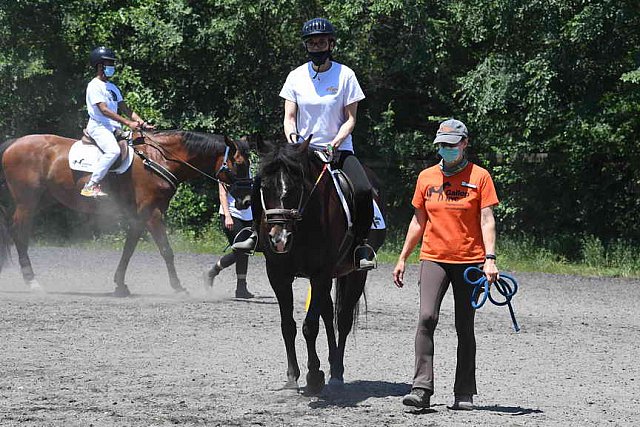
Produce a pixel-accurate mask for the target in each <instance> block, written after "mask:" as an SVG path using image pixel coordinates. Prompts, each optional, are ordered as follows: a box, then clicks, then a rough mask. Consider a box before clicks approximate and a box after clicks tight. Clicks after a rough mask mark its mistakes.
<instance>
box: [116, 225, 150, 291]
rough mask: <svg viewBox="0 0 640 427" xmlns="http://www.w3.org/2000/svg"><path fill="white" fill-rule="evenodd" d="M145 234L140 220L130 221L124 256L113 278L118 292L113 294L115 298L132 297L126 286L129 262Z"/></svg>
mask: <svg viewBox="0 0 640 427" xmlns="http://www.w3.org/2000/svg"><path fill="white" fill-rule="evenodd" d="M143 232H144V224H143V223H142V222H140V221H139V220H131V221H129V228H128V229H127V238H126V240H125V242H124V248H123V249H122V255H121V256H120V262H119V263H118V268H117V269H116V273H115V275H114V276H113V281H114V282H115V283H116V290H115V291H114V292H113V296H116V297H127V296H129V295H131V292H130V291H129V288H128V287H127V285H126V283H125V281H124V278H125V274H126V272H127V267H128V266H129V261H130V260H131V256H132V255H133V252H134V251H135V250H136V246H138V241H139V240H140V236H142V233H143Z"/></svg>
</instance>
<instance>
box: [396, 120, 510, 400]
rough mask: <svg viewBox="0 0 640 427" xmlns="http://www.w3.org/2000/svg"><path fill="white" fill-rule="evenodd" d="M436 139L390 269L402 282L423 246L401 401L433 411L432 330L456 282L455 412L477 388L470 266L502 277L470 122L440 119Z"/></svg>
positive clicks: (489, 193) (490, 192) (486, 179)
mask: <svg viewBox="0 0 640 427" xmlns="http://www.w3.org/2000/svg"><path fill="white" fill-rule="evenodd" d="M434 144H438V145H439V150H438V154H439V155H440V157H442V161H441V162H440V164H438V165H435V166H433V167H430V168H428V169H425V170H423V171H422V172H421V173H420V175H419V176H418V182H417V184H416V190H415V193H414V195H413V200H412V204H413V207H414V208H415V213H414V215H413V218H412V220H411V223H410V224H409V229H408V230H407V236H406V238H405V241H404V246H403V247H402V252H401V253H400V256H399V257H398V262H397V264H396V266H395V268H394V270H393V282H394V283H395V284H396V286H398V287H402V286H403V285H404V283H403V278H404V271H405V261H406V259H407V257H408V256H409V255H410V254H411V252H412V251H413V249H414V248H415V246H416V244H417V243H418V242H419V241H420V240H421V239H422V246H421V248H420V282H419V285H420V317H419V322H418V330H417V333H416V340H415V352H416V359H415V360H416V363H415V374H414V379H413V387H412V389H411V392H410V393H409V394H407V395H406V396H404V398H403V400H402V403H404V404H405V405H408V406H415V407H418V408H428V407H429V404H430V398H431V395H432V394H433V390H434V387H433V333H434V331H435V328H436V325H437V323H438V316H439V311H440V304H441V303H442V299H443V298H444V295H445V293H446V291H447V289H448V287H449V283H451V284H452V287H453V297H454V300H455V325H456V332H457V334H458V353H457V354H458V360H457V366H456V378H455V384H454V389H453V391H454V403H453V405H451V406H449V408H450V409H466V410H470V409H473V395H474V394H477V391H476V378H475V369H476V361H475V358H476V340H475V335H474V325H473V323H474V315H475V310H474V309H473V307H471V293H472V291H473V287H472V286H471V285H469V284H468V283H466V282H465V280H464V277H463V273H464V270H465V269H466V268H467V267H470V266H474V267H482V269H483V271H484V274H485V275H486V276H487V279H488V280H489V281H490V282H494V281H495V280H497V279H498V268H497V267H496V256H495V241H496V228H495V220H494V217H493V206H495V205H497V204H498V197H497V195H496V191H495V188H494V185H493V180H492V179H491V176H490V175H489V172H487V171H486V170H485V169H483V168H481V167H479V166H477V165H475V164H473V163H471V162H469V161H468V160H467V158H466V156H465V149H466V148H467V145H468V144H469V138H468V132H467V127H466V126H465V125H464V123H462V122H461V121H459V120H455V119H450V120H446V121H444V122H442V123H441V124H440V128H439V129H438V132H437V134H436V138H435V140H434Z"/></svg>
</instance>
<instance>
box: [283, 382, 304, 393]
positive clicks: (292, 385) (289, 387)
mask: <svg viewBox="0 0 640 427" xmlns="http://www.w3.org/2000/svg"><path fill="white" fill-rule="evenodd" d="M282 388H283V390H296V391H297V390H298V389H299V388H300V386H298V381H297V380H294V379H290V380H289V381H287V383H286V384H285V385H284V387H282Z"/></svg>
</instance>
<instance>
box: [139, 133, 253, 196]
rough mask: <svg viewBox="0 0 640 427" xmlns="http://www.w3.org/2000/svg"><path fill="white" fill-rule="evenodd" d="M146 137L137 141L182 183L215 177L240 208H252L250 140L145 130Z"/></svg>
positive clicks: (151, 156) (153, 158)
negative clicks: (204, 177) (196, 178)
mask: <svg viewBox="0 0 640 427" xmlns="http://www.w3.org/2000/svg"><path fill="white" fill-rule="evenodd" d="M142 135H143V138H140V139H136V140H135V142H136V143H137V144H144V145H146V146H148V147H149V148H147V149H146V151H147V153H148V154H149V157H150V158H151V159H152V160H159V161H162V162H163V163H164V165H165V167H167V168H168V169H169V170H170V171H171V172H172V173H173V174H174V175H175V176H177V177H178V180H179V181H180V182H181V181H184V180H188V179H193V178H195V177H198V176H206V177H208V178H214V179H216V180H218V181H220V182H221V183H222V184H224V185H225V186H226V187H227V190H228V191H229V193H230V194H231V195H232V196H233V197H234V198H235V199H236V207H237V208H238V209H246V208H247V207H249V204H250V203H251V183H252V180H251V177H250V176H249V166H250V165H249V144H248V143H247V142H246V141H244V140H238V141H233V140H231V139H229V138H227V137H226V136H223V135H214V134H208V133H201V132H191V131H181V130H168V131H155V130H151V131H143V132H142ZM212 175H213V176H212Z"/></svg>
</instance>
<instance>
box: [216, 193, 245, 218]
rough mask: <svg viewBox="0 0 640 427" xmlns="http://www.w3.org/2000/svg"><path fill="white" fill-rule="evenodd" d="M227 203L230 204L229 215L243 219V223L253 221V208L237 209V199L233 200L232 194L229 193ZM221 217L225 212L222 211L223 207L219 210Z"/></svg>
mask: <svg viewBox="0 0 640 427" xmlns="http://www.w3.org/2000/svg"><path fill="white" fill-rule="evenodd" d="M227 202H228V203H229V214H230V215H231V216H232V217H234V218H238V219H241V220H243V221H251V220H252V219H253V216H252V214H251V208H247V209H236V199H234V198H233V196H232V195H231V193H229V192H227ZM218 212H219V213H220V215H224V210H222V205H220V209H219V210H218Z"/></svg>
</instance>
